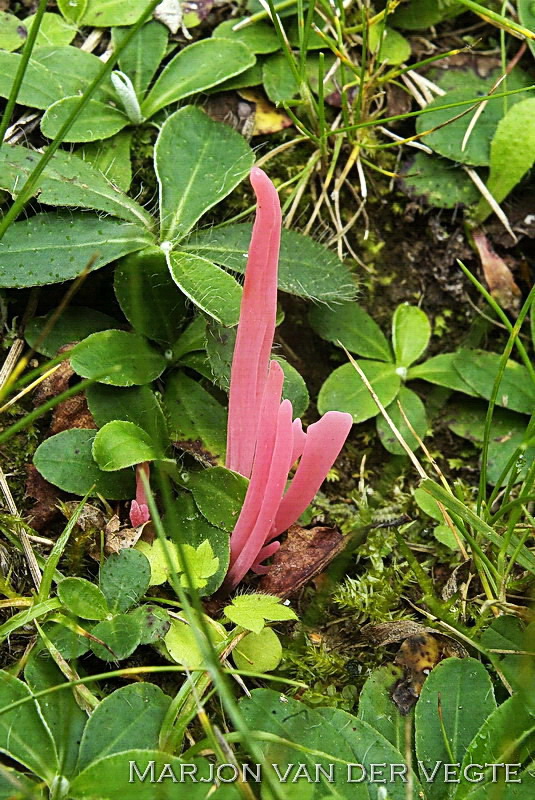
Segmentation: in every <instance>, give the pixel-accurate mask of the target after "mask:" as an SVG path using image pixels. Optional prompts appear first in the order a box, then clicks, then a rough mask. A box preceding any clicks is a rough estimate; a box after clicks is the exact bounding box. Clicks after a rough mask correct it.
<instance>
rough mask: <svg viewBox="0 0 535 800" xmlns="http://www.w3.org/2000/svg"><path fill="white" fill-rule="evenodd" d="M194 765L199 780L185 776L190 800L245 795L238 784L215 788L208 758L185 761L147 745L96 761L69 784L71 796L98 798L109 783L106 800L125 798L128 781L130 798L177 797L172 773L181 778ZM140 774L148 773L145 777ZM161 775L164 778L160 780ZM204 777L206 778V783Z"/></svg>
mask: <svg viewBox="0 0 535 800" xmlns="http://www.w3.org/2000/svg"><path fill="white" fill-rule="evenodd" d="M130 764H135V765H136V769H137V772H134V782H133V783H128V776H129V774H130ZM192 769H193V770H194V775H195V780H197V781H198V782H197V783H193V781H191V782H190V780H189V779H188V778H187V777H186V778H185V780H186V781H187V784H186V785H187V790H186V791H187V796H188V800H208V798H210V800H240V797H241V795H240V794H238V791H237V789H236V788H235V786H234V785H223V786H220V787H219V788H218V789H217V791H215V792H214V788H215V786H214V783H213V782H212V780H211V778H210V766H209V762H208V761H207V760H204V759H190V760H189V761H188V762H187V764H185V763H184V762H183V761H181V760H180V759H179V758H176V756H172V755H170V754H169V753H164V752H161V751H159V750H147V749H139V750H125V751H124V752H122V753H115V754H114V755H111V756H107V757H106V758H101V759H98V760H97V761H94V762H92V763H91V764H89V766H88V767H87V768H86V769H85V770H84V771H83V772H81V773H80V775H78V776H77V777H76V778H75V779H74V781H73V783H72V784H71V786H70V787H69V797H71V798H73V800H96V798H100V797H101V796H102V787H103V786H105V787H106V800H124V797H125V783H126V784H127V785H128V800H156V798H157V800H176V798H177V786H176V785H175V783H174V782H173V780H172V776H174V777H175V778H176V781H177V782H179V781H180V780H181V776H182V775H183V774H184V775H185V776H187V775H188V774H189V771H190V770H192ZM136 775H139V776H143V775H145V779H144V780H142V779H141V777H136ZM125 776H126V777H125ZM160 777H162V782H160V783H157V784H156V781H158V779H159V778H160ZM201 779H204V782H203V783H201Z"/></svg>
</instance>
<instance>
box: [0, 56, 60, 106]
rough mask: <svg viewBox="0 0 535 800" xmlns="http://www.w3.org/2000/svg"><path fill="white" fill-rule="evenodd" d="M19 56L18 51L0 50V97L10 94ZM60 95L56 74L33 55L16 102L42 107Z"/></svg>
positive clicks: (48, 104) (6, 96)
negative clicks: (7, 51)
mask: <svg viewBox="0 0 535 800" xmlns="http://www.w3.org/2000/svg"><path fill="white" fill-rule="evenodd" d="M73 49H74V48H73ZM21 58H22V56H20V55H19V54H18V53H6V52H2V51H0V97H5V98H6V99H7V98H8V97H9V95H10V94H11V90H12V88H13V82H14V80H15V76H16V74H17V71H18V69H19V64H20V59H21ZM62 95H63V92H62V87H61V85H60V83H59V82H58V80H57V78H56V76H55V75H53V74H52V72H51V71H50V70H48V69H47V68H46V67H44V66H43V65H42V64H39V63H38V62H37V61H36V60H35V57H34V58H31V59H30V61H29V62H28V66H27V67H26V72H25V73H24V80H23V81H22V84H21V87H20V90H19V93H18V95H17V102H18V103H19V104H20V105H22V106H30V108H41V109H44V108H48V107H49V106H50V105H51V104H52V103H55V102H56V100H57V99H58V98H60V97H62Z"/></svg>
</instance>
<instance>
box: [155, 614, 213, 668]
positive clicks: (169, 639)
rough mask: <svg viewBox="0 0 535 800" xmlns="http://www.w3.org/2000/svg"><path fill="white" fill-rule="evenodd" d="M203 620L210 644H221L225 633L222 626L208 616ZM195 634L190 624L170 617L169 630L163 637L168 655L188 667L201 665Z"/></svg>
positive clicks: (201, 656) (200, 654) (200, 655)
mask: <svg viewBox="0 0 535 800" xmlns="http://www.w3.org/2000/svg"><path fill="white" fill-rule="evenodd" d="M204 621H205V624H206V626H207V628H208V632H209V636H210V640H211V642H212V644H213V645H218V644H221V642H223V641H224V640H225V638H226V635H227V634H226V631H225V629H224V627H223V626H222V625H220V624H219V623H218V622H215V620H213V619H211V618H210V617H208V616H205V618H204ZM197 636H198V634H197ZM197 636H196V635H195V632H194V631H193V629H192V627H191V625H188V623H187V622H186V621H185V620H181V619H176V618H174V619H172V620H171V627H170V629H169V632H168V633H167V634H166V635H165V638H164V643H165V647H166V650H167V652H168V654H169V657H170V658H171V659H172V660H173V661H175V662H176V663H177V664H183V665H184V666H185V667H187V668H188V669H197V667H200V666H202V664H203V661H204V659H203V655H202V653H201V650H200V649H199V645H198V641H197Z"/></svg>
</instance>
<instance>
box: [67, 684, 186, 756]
mask: <svg viewBox="0 0 535 800" xmlns="http://www.w3.org/2000/svg"><path fill="white" fill-rule="evenodd" d="M170 702H171V698H170V697H168V696H167V695H166V694H164V693H163V692H162V690H161V689H160V688H159V687H158V686H155V685H154V684H153V683H133V684H130V685H129V686H123V687H121V688H120V689H116V690H115V691H114V692H112V693H111V694H109V695H108V696H107V697H105V698H104V700H102V702H101V703H99V705H98V706H97V707H96V709H95V710H94V711H93V713H92V714H91V716H90V717H89V720H88V722H87V725H86V728H85V731H84V735H83V737H82V741H81V742H80V756H79V758H78V770H79V771H80V770H83V769H84V768H85V767H87V766H88V765H89V764H92V763H93V762H95V761H96V760H97V759H100V758H104V757H106V756H111V755H112V754H113V753H120V752H122V751H124V750H125V749H127V748H137V747H139V748H143V749H149V748H157V747H158V737H159V733H160V728H161V726H162V723H163V720H164V717H165V714H166V712H167V709H168V708H169V703H170Z"/></svg>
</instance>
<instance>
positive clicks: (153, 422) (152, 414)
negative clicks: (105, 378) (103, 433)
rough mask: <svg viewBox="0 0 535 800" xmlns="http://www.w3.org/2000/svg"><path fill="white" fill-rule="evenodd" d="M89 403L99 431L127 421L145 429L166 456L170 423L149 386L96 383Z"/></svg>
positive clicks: (89, 396)
mask: <svg viewBox="0 0 535 800" xmlns="http://www.w3.org/2000/svg"><path fill="white" fill-rule="evenodd" d="M86 397H87V403H88V405H89V410H90V411H91V414H92V415H93V418H94V420H95V422H96V423H97V425H98V427H99V428H103V427H104V425H107V424H108V422H113V421H115V420H124V421H125V422H133V423H134V424H135V425H139V427H140V428H143V430H144V431H146V432H147V433H148V435H149V437H150V439H151V440H152V441H153V442H154V443H155V444H157V447H158V449H159V451H161V452H164V451H165V449H166V448H167V447H168V445H169V434H168V432H167V421H166V419H165V416H164V413H163V410H162V407H161V405H160V402H159V400H158V398H157V397H156V395H155V394H154V392H153V391H152V389H151V388H150V387H149V386H146V385H145V386H130V387H127V388H123V387H119V386H106V385H105V384H103V383H94V384H93V385H92V386H88V388H87V389H86Z"/></svg>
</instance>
